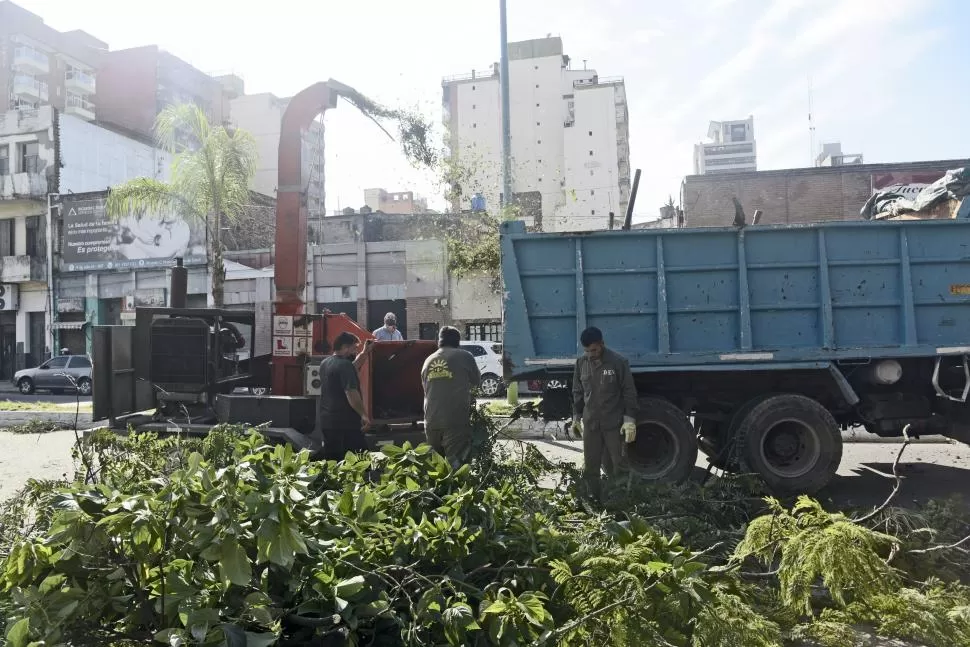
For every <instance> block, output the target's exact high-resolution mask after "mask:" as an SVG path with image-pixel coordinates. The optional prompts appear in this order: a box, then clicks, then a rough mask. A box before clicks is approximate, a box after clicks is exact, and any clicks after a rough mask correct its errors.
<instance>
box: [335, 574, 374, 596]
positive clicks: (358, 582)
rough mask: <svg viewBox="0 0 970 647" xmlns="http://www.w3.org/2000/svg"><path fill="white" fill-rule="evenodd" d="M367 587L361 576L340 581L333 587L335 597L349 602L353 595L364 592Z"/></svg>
mask: <svg viewBox="0 0 970 647" xmlns="http://www.w3.org/2000/svg"><path fill="white" fill-rule="evenodd" d="M366 585H367V581H366V580H365V579H364V576H363V575H355V576H354V577H351V578H350V579H347V580H341V581H340V582H338V583H337V585H336V586H334V587H333V591H334V594H335V595H336V596H337V597H340V598H344V599H345V600H349V599H351V598H353V597H354V596H355V595H357V594H358V593H360V592H361V591H363V590H364V587H365V586H366Z"/></svg>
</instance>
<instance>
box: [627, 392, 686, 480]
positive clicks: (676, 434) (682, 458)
mask: <svg viewBox="0 0 970 647" xmlns="http://www.w3.org/2000/svg"><path fill="white" fill-rule="evenodd" d="M638 405H639V408H640V410H639V413H638V414H637V438H636V440H635V441H633V442H632V443H630V444H629V445H627V447H626V449H627V456H628V458H629V461H630V467H631V468H632V469H633V470H634V471H635V472H636V473H637V474H638V475H640V477H642V478H644V479H646V480H648V481H671V482H675V483H680V482H682V481H685V480H686V479H687V477H689V476H690V474H691V471H692V470H693V469H694V464H695V463H696V462H697V438H696V436H695V434H694V428H693V426H691V424H690V420H688V418H687V416H686V415H685V414H684V412H683V411H681V410H680V409H678V408H677V407H675V406H674V405H673V404H671V403H670V402H668V401H667V400H662V399H660V398H640V400H639V401H638Z"/></svg>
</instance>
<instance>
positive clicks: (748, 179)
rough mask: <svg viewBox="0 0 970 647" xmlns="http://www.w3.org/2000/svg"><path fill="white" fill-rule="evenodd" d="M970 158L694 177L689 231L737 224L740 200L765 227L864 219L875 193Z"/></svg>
mask: <svg viewBox="0 0 970 647" xmlns="http://www.w3.org/2000/svg"><path fill="white" fill-rule="evenodd" d="M967 165H970V159H962V160H961V159H958V160H940V161H929V162H908V163H900V164H853V165H850V166H831V167H816V168H797V169H784V170H779V171H757V172H749V173H731V174H719V175H689V176H687V177H686V178H685V179H684V182H683V185H682V186H681V204H682V205H683V209H684V226H686V227H718V226H725V225H730V224H731V222H732V221H733V220H734V204H733V202H732V201H731V198H732V197H736V198H737V199H738V200H739V201H740V202H741V204H742V205H743V206H744V210H745V213H747V214H748V215H749V216H750V215H751V214H753V213H754V211H755V209H760V210H761V212H762V216H761V223H762V224H788V223H806V222H819V221H824V220H858V219H859V218H860V215H859V211H860V210H861V209H862V206H863V205H864V204H865V203H866V200H868V199H869V197H870V196H871V195H872V192H873V190H874V189H880V188H884V187H886V186H890V185H892V184H928V183H930V182H933V181H935V180H936V179H938V178H939V177H941V176H942V175H943V173H944V172H945V171H946V170H948V169H952V168H960V167H963V166H967Z"/></svg>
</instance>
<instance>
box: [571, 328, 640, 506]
mask: <svg viewBox="0 0 970 647" xmlns="http://www.w3.org/2000/svg"><path fill="white" fill-rule="evenodd" d="M579 342H580V343H581V344H582V345H583V354H582V355H581V356H580V357H579V359H577V360H576V369H575V372H574V373H573V430H574V432H578V434H579V435H581V436H582V437H583V463H584V472H585V480H586V485H587V488H588V494H589V495H590V496H591V497H592V498H593V499H595V500H596V501H599V500H600V495H601V489H602V485H601V483H600V470H601V469H602V468H605V471H606V474H607V476H610V477H615V476H618V475H620V474H622V473H624V472H625V471H626V470H627V469H628V467H629V466H628V464H627V457H626V451H625V447H624V442H626V443H632V442H633V441H634V440H636V436H637V425H636V415H637V391H636V388H635V386H634V384H633V373H632V372H631V371H630V363H629V362H628V361H627V360H626V358H625V357H622V356H621V355H619V354H618V353H615V352H613V351H612V350H610V349H608V348H607V347H606V344H605V343H604V342H603V333H602V332H600V330H599V328H592V327H591V328H587V329H586V330H584V331H583V332H582V334H581V335H580V336H579Z"/></svg>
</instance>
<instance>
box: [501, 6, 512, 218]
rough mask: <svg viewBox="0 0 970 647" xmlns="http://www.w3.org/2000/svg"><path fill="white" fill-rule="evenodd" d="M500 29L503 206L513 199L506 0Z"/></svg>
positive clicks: (509, 203)
mask: <svg viewBox="0 0 970 647" xmlns="http://www.w3.org/2000/svg"><path fill="white" fill-rule="evenodd" d="M499 31H500V33H501V41H502V58H500V59H499V60H500V61H501V66H502V71H501V79H499V81H500V82H501V91H502V206H503V207H505V206H508V205H511V204H512V202H513V199H512V127H511V124H510V123H509V118H510V116H509V34H508V19H507V16H506V10H505V0H499Z"/></svg>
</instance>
